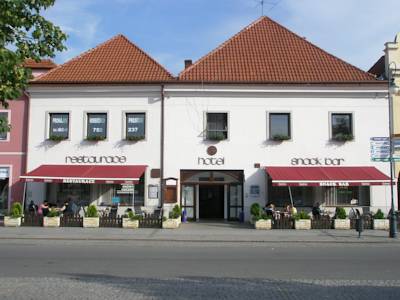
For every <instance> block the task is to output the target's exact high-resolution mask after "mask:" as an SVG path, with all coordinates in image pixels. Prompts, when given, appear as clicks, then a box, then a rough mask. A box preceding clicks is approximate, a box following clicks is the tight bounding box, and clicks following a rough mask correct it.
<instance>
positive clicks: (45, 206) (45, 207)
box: [40, 201, 50, 217]
mask: <svg viewBox="0 0 400 300" xmlns="http://www.w3.org/2000/svg"><path fill="white" fill-rule="evenodd" d="M40 208H41V210H42V214H43V216H44V217H46V216H47V215H48V213H49V211H50V206H49V202H48V201H44V202H43V203H42V204H41V205H40Z"/></svg>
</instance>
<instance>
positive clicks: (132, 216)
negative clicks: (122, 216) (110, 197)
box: [126, 211, 143, 221]
mask: <svg viewBox="0 0 400 300" xmlns="http://www.w3.org/2000/svg"><path fill="white" fill-rule="evenodd" d="M126 216H127V217H128V218H129V220H131V221H136V220H141V219H143V216H141V215H136V214H135V213H134V212H133V211H128V214H127V215H126Z"/></svg>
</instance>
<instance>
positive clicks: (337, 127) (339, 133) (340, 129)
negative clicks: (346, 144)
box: [331, 113, 353, 141]
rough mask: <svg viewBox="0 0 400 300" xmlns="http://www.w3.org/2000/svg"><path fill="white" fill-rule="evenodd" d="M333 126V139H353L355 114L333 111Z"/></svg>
mask: <svg viewBox="0 0 400 300" xmlns="http://www.w3.org/2000/svg"><path fill="white" fill-rule="evenodd" d="M331 127H332V128H331V130H332V131H331V132H332V136H331V137H332V139H333V140H337V141H349V140H352V139H353V116H352V114H351V113H333V114H332V115H331Z"/></svg>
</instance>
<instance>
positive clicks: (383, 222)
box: [374, 219, 389, 230]
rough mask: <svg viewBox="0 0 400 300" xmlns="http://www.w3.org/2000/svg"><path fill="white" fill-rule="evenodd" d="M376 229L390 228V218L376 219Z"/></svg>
mask: <svg viewBox="0 0 400 300" xmlns="http://www.w3.org/2000/svg"><path fill="white" fill-rule="evenodd" d="M374 229H376V230H389V220H388V219H374Z"/></svg>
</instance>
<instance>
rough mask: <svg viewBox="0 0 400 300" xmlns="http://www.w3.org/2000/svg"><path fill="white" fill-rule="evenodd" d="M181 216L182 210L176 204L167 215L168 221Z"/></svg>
mask: <svg viewBox="0 0 400 300" xmlns="http://www.w3.org/2000/svg"><path fill="white" fill-rule="evenodd" d="M181 215H182V208H181V207H180V206H179V205H178V204H177V205H175V206H174V208H173V209H172V211H171V212H170V213H169V218H170V219H177V218H179V217H180V216H181Z"/></svg>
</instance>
